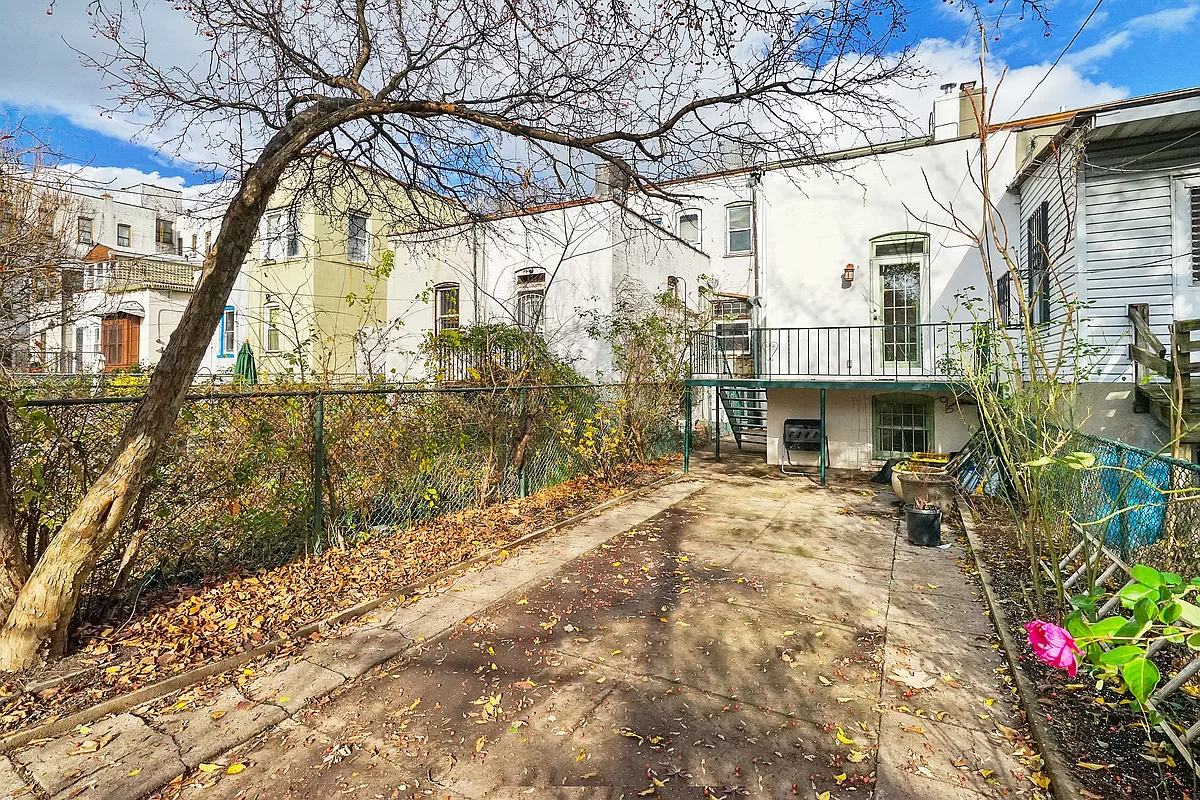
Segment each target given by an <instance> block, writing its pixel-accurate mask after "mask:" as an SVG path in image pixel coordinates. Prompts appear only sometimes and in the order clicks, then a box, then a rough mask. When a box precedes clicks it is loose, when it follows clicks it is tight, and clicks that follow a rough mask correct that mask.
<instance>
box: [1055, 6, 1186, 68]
mask: <svg viewBox="0 0 1200 800" xmlns="http://www.w3.org/2000/svg"><path fill="white" fill-rule="evenodd" d="M1197 17H1200V4H1190V5H1186V6H1179V7H1178V8H1164V9H1163V10H1162V11H1155V12H1153V13H1151V14H1143V15H1141V16H1140V17H1134V18H1133V19H1130V20H1126V21H1125V22H1122V23H1121V30H1119V31H1117V32H1116V33H1113V34H1112V35H1110V36H1106V37H1104V38H1103V39H1101V40H1100V41H1099V42H1097V43H1096V44H1094V45H1091V46H1090V47H1085V48H1083V49H1082V50H1077V51H1075V52H1073V53H1070V54H1069V55H1068V56H1067V57H1066V58H1064V59H1063V63H1070V64H1073V65H1075V66H1077V67H1080V68H1082V67H1085V66H1095V65H1096V63H1097V62H1099V61H1103V60H1105V59H1107V58H1111V57H1112V56H1113V55H1115V54H1116V53H1118V52H1120V51H1121V50H1124V49H1125V48H1127V47H1129V46H1130V45H1132V44H1133V43H1134V42H1135V41H1136V40H1137V38H1138V37H1139V36H1145V35H1148V34H1169V33H1179V32H1181V31H1190V30H1191V29H1192V27H1193V25H1194V23H1195V21H1196V19H1197Z"/></svg>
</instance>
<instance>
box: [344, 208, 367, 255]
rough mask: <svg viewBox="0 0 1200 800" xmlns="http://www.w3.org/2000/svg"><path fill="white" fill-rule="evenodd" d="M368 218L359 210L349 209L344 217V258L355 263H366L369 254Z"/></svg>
mask: <svg viewBox="0 0 1200 800" xmlns="http://www.w3.org/2000/svg"><path fill="white" fill-rule="evenodd" d="M369 235H370V218H369V217H368V216H367V215H366V214H365V213H363V212H361V211H351V212H350V213H349V214H348V215H347V217H346V259H347V260H349V261H353V262H354V263H356V264H365V263H367V255H368V254H369Z"/></svg>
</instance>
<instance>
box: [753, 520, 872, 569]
mask: <svg viewBox="0 0 1200 800" xmlns="http://www.w3.org/2000/svg"><path fill="white" fill-rule="evenodd" d="M812 532H813V529H812V528H811V527H808V526H806V525H804V524H803V523H800V522H793V523H789V524H787V525H782V524H779V525H776V524H772V525H770V526H768V527H767V529H766V530H764V531H763V532H762V533H761V534H760V535H759V536H758V537H757V538H756V539H755V540H754V542H753V546H754V547H756V548H758V549H760V550H768V551H774V552H778V553H787V554H791V555H795V556H802V557H804V558H817V559H821V560H823V561H835V562H837V563H839V564H855V565H857V566H860V567H868V568H873V569H889V568H890V567H891V566H892V543H891V541H889V540H887V539H885V538H883V537H881V536H863V535H860V534H855V533H852V532H851V533H846V534H845V535H828V536H825V535H822V536H814V535H812Z"/></svg>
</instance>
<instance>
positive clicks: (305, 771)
mask: <svg viewBox="0 0 1200 800" xmlns="http://www.w3.org/2000/svg"><path fill="white" fill-rule="evenodd" d="M894 500H895V498H894V496H893V495H892V494H891V493H890V492H889V491H886V490H883V488H882V487H880V486H877V485H873V484H870V483H867V482H865V481H862V480H861V479H858V480H849V481H847V480H842V481H841V482H840V483H837V485H835V486H832V488H828V489H821V488H819V487H817V486H815V485H814V484H813V483H812V482H811V481H809V480H807V479H805V478H783V477H782V476H779V475H778V473H777V472H772V471H770V470H767V469H765V468H763V467H761V466H760V465H756V464H754V463H753V462H752V461H751V460H750V459H743V460H739V459H738V458H737V457H734V458H733V459H731V460H727V461H726V462H724V463H723V464H721V465H712V464H711V463H705V462H704V461H701V462H700V463H698V464H696V468H695V470H694V472H693V475H692V476H691V477H690V478H688V479H684V480H682V481H679V482H677V483H675V484H673V485H671V486H668V487H665V488H664V489H662V490H659V491H658V492H657V493H656V494H655V495H651V496H649V497H647V498H643V499H640V500H636V501H634V502H632V503H628V504H626V505H624V506H620V507H618V508H616V509H612V510H610V511H608V512H605V513H604V514H602V515H600V516H598V517H596V518H594V519H593V520H591V521H588V522H586V523H584V524H582V525H580V526H577V527H576V528H575V529H572V530H570V531H567V532H565V533H563V534H561V535H558V536H556V537H553V538H552V539H550V540H547V541H546V542H543V543H540V544H538V545H535V546H533V547H530V548H527V549H523V550H521V551H520V552H518V553H516V554H514V555H513V556H512V557H510V558H508V559H507V560H505V561H504V562H503V563H501V564H498V565H492V566H489V567H487V568H485V569H482V570H479V571H473V572H469V573H466V574H465V575H463V576H462V577H460V578H459V579H458V580H457V581H456V582H455V583H454V584H453V585H450V586H445V587H442V590H441V591H439V592H438V593H437V594H436V595H435V596H430V597H425V598H423V599H421V600H420V601H419V602H417V603H415V604H408V605H405V606H402V607H399V608H396V609H394V610H391V611H388V612H387V613H385V614H380V615H379V617H378V618H377V619H371V620H367V621H364V623H362V624H361V625H359V626H356V627H351V628H349V629H347V630H346V631H344V632H343V635H342V636H341V637H340V638H337V639H334V640H332V641H329V642H325V643H323V644H322V645H320V646H318V647H316V648H310V652H308V653H306V654H305V657H304V659H302V660H293V661H291V662H288V661H283V662H281V663H280V664H278V665H277V667H276V669H277V670H278V671H277V672H275V673H274V674H272V675H267V676H265V677H264V678H260V679H259V680H257V681H256V682H255V683H254V684H252V685H251V686H250V687H248V688H247V689H245V690H244V692H243V693H239V694H237V695H236V696H231V697H230V698H227V699H226V701H225V702H226V704H227V705H229V708H228V709H224V707H222V706H213V707H212V708H204V709H199V710H197V711H196V712H195V713H194V714H193V715H191V717H189V718H188V719H179V720H174V721H171V720H163V719H149V720H147V721H146V723H147V725H148V726H149V729H150V730H153V731H159V732H161V734H162V735H164V736H169V737H171V739H172V741H173V743H174V745H175V746H176V747H177V748H178V749H179V750H180V753H181V755H180V757H182V758H183V761H184V762H185V763H186V764H187V765H188V766H191V767H195V765H196V764H197V763H199V762H200V761H206V762H211V763H208V764H206V765H205V767H204V768H202V769H201V770H197V771H194V772H191V773H189V774H188V775H186V776H185V778H184V780H183V781H182V783H179V782H177V783H176V784H175V785H174V786H173V787H171V788H169V789H165V790H163V791H162V795H161V796H171V797H176V796H181V795H182V796H183V797H189V798H192V797H194V798H210V799H211V798H285V797H286V798H300V797H310V798H324V797H333V796H341V795H345V796H351V797H363V798H377V797H379V798H399V797H449V798H485V797H487V798H494V797H517V796H520V797H525V796H529V795H533V796H549V797H571V798H574V797H621V796H624V797H630V798H632V797H638V796H659V797H704V796H710V797H734V796H744V795H747V794H749V795H751V796H762V797H785V796H800V797H807V798H821V800H829V799H831V798H855V797H860V798H866V797H872V796H873V797H876V798H881V799H882V800H901V799H902V798H905V799H911V800H917V799H918V798H920V799H921V800H940V799H941V798H947V799H949V798H955V799H960V798H961V799H964V800H965V799H967V798H977V797H1022V796H1031V797H1032V796H1036V794H1035V793H1037V792H1040V791H1041V790H1039V789H1038V788H1037V786H1036V785H1035V784H1034V783H1033V782H1031V781H1030V779H1029V777H1028V776H1029V774H1030V767H1028V766H1027V764H1026V763H1025V762H1026V761H1028V755H1030V754H1031V753H1032V751H1031V750H1028V749H1027V748H1028V745H1027V743H1026V742H1025V739H1024V737H1023V736H1022V734H1021V733H1020V732H1019V730H1014V729H1020V727H1021V726H1020V724H1019V723H1018V717H1017V715H1016V714H1015V713H1014V711H1013V709H1012V701H1013V698H1012V695H1011V690H1010V688H1009V684H1008V681H1007V677H1006V675H1007V669H1006V666H1005V664H1004V661H1003V658H1002V656H1000V655H999V654H998V653H997V651H996V648H995V636H994V631H993V630H992V624H991V621H990V620H989V618H988V617H987V615H986V613H985V611H984V606H983V604H982V601H981V600H980V599H979V597H978V593H977V591H976V587H975V584H974V582H973V579H972V578H971V577H969V576H967V575H965V574H964V573H963V571H962V570H961V569H960V565H961V564H962V563H963V559H964V557H965V553H964V550H963V548H962V545H960V544H958V543H955V544H954V545H953V546H951V547H950V548H948V549H945V550H939V549H921V548H915V547H911V546H910V545H908V544H907V543H906V542H905V541H904V540H903V538H902V537H901V536H899V535H898V531H899V530H900V528H899V526H898V525H897V519H896V509H895V508H894V507H893V506H892V504H891V503H892V501H894ZM948 540H949V541H954V535H953V533H951V534H950V535H949V536H948ZM389 652H400V653H401V655H400V656H399V657H398V658H396V659H394V660H392V661H387V662H384V663H382V664H378V662H379V661H381V660H382V657H383V656H382V655H378V657H373V654H386V653H389ZM374 664H378V666H374V667H372V665H374ZM348 666H349V668H347V667H348ZM355 676H357V677H355ZM331 690H332V691H333V693H332V694H331V695H329V696H328V697H326V698H325V699H317V698H319V697H320V695H322V694H324V693H326V692H329V691H331ZM306 698H310V699H313V700H314V702H308V701H307V700H306ZM239 699H240V702H239ZM220 710H227V711H228V712H229V713H230V714H231V716H232V715H236V714H243V715H248V714H254V715H255V716H254V717H253V719H252V720H251V719H250V718H249V717H247V720H248V721H247V722H246V723H245V724H248V725H253V726H255V728H256V730H261V733H260V734H259V735H257V736H256V737H255V738H253V739H252V740H250V741H249V742H246V743H245V744H243V745H241V746H239V747H237V748H235V749H233V750H232V751H228V752H224V753H216V752H205V753H203V755H199V756H197V757H196V758H187V757H184V754H185V753H186V748H185V747H184V744H186V742H187V741H193V742H198V743H199V744H200V745H202V744H203V743H204V742H205V741H206V737H205V734H204V731H205V730H206V727H207V728H208V729H211V728H212V727H213V722H212V720H213V718H214V716H218V717H220V716H224V715H220V714H218V715H214V714H213V713H212V712H214V711H220ZM117 719H120V718H117ZM96 727H97V728H98V727H99V725H97V726H96ZM210 738H211V737H210ZM118 741H119V740H118ZM115 744H116V742H114V745H115ZM144 746H145V747H149V748H153V747H155V746H165V744H164V743H159V744H157V745H156V744H155V743H154V742H146V743H145V745H144ZM198 746H199V745H198ZM209 749H210V750H211V747H210V748H209ZM119 752H120V751H119V750H118V749H116V748H115V747H114V751H113V752H112V754H111V757H112V758H117V759H118V760H117V763H116V764H113V765H110V766H111V767H112V769H110V773H111V774H112V775H120V774H126V773H129V772H130V771H131V770H133V769H137V768H138V765H137V764H135V763H134V760H133V758H136V756H132V755H131V756H129V757H127V758H126V759H125V760H122V759H121V757H119ZM101 753H103V751H101ZM45 755H46V754H45V753H42V754H40V755H39V754H38V753H37V752H36V748H30V749H28V750H26V751H24V752H22V753H21V754H20V756H19V759H20V760H21V762H22V763H23V764H24V765H25V767H26V768H27V769H29V770H30V771H31V772H32V773H34V774H35V775H36V774H37V772H38V766H37V763H38V762H39V761H40V762H42V763H47V764H48V763H49V762H48V761H46V760H45V759H44V758H43V757H44V756H45ZM99 755H100V754H93V756H92V758H95V757H97V756H99ZM193 755H195V753H193ZM1023 756H1024V757H1025V758H1024V759H1023ZM175 763H178V762H177V761H176V762H175ZM1029 763H1032V764H1036V762H1034V761H1030V762H1029ZM214 765H215V766H214ZM230 766H234V769H233V773H235V774H230V771H229V769H228V768H229V767H230ZM46 788H48V789H49V791H47V794H49V795H54V796H57V794H56V793H58V792H61V793H62V796H67V795H68V793H69V792H70V791H71V790H72V788H73V784H72V782H71V781H66V782H58V783H52V785H51V786H47V787H46ZM113 788H114V787H113V786H112V785H106V784H105V782H104V781H95V782H94V785H92V786H90V787H89V788H87V789H86V790H85V791H84V793H82V794H79V795H78V796H81V797H131V796H136V793H127V794H120V793H119V792H118V793H113V792H112V790H113ZM130 788H132V787H130Z"/></svg>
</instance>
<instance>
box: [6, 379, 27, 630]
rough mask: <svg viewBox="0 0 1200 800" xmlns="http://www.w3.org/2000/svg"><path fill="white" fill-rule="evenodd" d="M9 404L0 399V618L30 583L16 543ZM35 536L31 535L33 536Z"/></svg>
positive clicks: (9, 609) (24, 560) (22, 557)
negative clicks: (27, 582) (1, 566)
mask: <svg viewBox="0 0 1200 800" xmlns="http://www.w3.org/2000/svg"><path fill="white" fill-rule="evenodd" d="M9 413H10V406H9V403H8V400H6V399H4V398H2V397H0V561H3V568H2V569H0V616H6V615H7V614H8V612H9V611H11V610H12V607H13V605H14V604H15V603H16V601H17V594H18V593H19V592H20V591H21V587H22V586H23V585H24V584H25V581H26V580H28V579H29V562H28V561H27V560H26V559H25V556H24V554H23V553H22V552H21V545H20V543H19V542H18V541H17V514H16V509H15V508H14V504H15V498H14V497H13V485H12V454H13V443H12V429H11V427H10V424H11V422H10V419H9ZM31 535H32V534H31Z"/></svg>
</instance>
